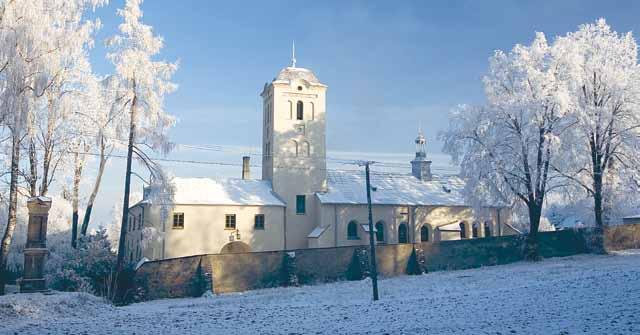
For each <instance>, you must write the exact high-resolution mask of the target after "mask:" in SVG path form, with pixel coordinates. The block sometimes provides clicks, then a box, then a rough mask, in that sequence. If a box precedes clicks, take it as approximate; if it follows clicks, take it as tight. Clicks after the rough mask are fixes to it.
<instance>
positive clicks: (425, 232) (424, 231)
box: [420, 224, 429, 242]
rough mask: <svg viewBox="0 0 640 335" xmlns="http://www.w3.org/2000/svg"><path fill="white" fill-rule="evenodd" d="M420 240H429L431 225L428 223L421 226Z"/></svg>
mask: <svg viewBox="0 0 640 335" xmlns="http://www.w3.org/2000/svg"><path fill="white" fill-rule="evenodd" d="M425 237H426V238H425ZM420 242H429V227H427V225H426V224H424V225H422V227H420Z"/></svg>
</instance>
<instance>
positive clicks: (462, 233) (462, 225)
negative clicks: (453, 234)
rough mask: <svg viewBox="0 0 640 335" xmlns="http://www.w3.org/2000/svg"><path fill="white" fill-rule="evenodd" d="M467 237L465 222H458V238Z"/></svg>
mask: <svg viewBox="0 0 640 335" xmlns="http://www.w3.org/2000/svg"><path fill="white" fill-rule="evenodd" d="M463 238H467V224H466V223H464V222H460V239H463Z"/></svg>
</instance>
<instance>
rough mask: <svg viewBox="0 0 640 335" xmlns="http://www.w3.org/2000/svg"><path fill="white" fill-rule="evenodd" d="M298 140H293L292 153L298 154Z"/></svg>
mask: <svg viewBox="0 0 640 335" xmlns="http://www.w3.org/2000/svg"><path fill="white" fill-rule="evenodd" d="M298 150H299V148H298V142H296V140H291V155H293V156H296V157H297V156H298Z"/></svg>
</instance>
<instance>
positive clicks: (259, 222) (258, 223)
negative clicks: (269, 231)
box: [253, 214, 264, 230]
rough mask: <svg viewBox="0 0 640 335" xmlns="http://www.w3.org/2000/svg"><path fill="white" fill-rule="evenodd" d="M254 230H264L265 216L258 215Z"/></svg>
mask: <svg viewBox="0 0 640 335" xmlns="http://www.w3.org/2000/svg"><path fill="white" fill-rule="evenodd" d="M253 228H254V229H260V230H264V214H256V217H255V221H254V225H253Z"/></svg>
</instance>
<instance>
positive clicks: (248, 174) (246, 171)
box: [242, 156, 251, 180]
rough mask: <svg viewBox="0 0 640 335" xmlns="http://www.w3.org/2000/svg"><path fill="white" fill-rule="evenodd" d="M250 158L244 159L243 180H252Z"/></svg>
mask: <svg viewBox="0 0 640 335" xmlns="http://www.w3.org/2000/svg"><path fill="white" fill-rule="evenodd" d="M249 159H250V158H249V156H243V157H242V179H243V180H247V179H251V171H250V170H249Z"/></svg>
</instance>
